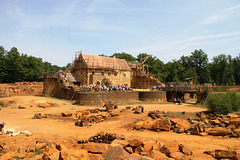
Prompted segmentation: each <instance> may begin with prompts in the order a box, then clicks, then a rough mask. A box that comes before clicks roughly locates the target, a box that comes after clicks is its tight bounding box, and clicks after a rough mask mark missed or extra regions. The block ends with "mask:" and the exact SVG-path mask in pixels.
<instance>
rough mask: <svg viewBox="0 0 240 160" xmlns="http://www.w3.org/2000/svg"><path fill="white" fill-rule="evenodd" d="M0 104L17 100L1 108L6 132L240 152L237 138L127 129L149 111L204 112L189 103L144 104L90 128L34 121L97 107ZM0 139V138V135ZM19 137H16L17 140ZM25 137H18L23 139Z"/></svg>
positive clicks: (24, 99) (29, 100) (23, 99)
mask: <svg viewBox="0 0 240 160" xmlns="http://www.w3.org/2000/svg"><path fill="white" fill-rule="evenodd" d="M0 101H4V102H8V101H14V103H13V104H12V105H10V106H8V107H2V108H1V111H0V122H5V123H6V126H5V128H7V129H10V128H12V129H16V130H19V131H22V130H28V131H30V132H31V133H32V136H34V137H38V136H39V137H41V138H42V137H52V138H53V139H54V138H56V140H60V139H68V138H69V139H70V138H73V137H74V139H82V138H89V137H90V136H93V135H95V134H96V133H97V132H100V131H103V132H109V133H118V134H123V135H125V137H126V138H134V137H141V138H142V139H143V140H144V141H156V140H158V141H160V142H161V143H165V142H166V141H170V140H172V141H177V142H178V143H182V144H187V145H189V146H191V147H192V148H193V151H194V153H203V152H204V151H207V150H215V149H226V150H235V151H237V152H240V139H239V138H238V139H237V138H222V137H214V136H205V137H201V136H196V135H186V134H185V133H183V134H177V133H175V132H172V131H171V132H153V131H148V130H145V131H137V130H131V129H129V128H126V127H124V126H126V125H128V124H129V123H133V122H135V121H136V120H137V119H143V118H147V113H148V111H151V110H160V111H168V112H183V111H185V112H200V111H205V110H206V109H204V108H198V107H196V106H193V105H190V104H183V105H181V106H179V105H174V104H145V103H144V104H142V105H143V106H144V109H145V113H144V114H140V115H137V114H133V113H131V112H124V113H122V114H120V115H119V116H118V117H117V118H113V119H112V120H108V121H105V122H100V123H96V124H93V126H90V127H77V126H75V125H74V123H73V122H70V121H63V120H53V119H45V118H43V119H32V117H33V116H34V114H35V113H42V114H60V113H61V112H66V111H68V112H75V111H77V110H80V109H81V110H82V109H87V108H94V106H77V105H72V104H71V103H70V102H69V101H65V100H60V99H55V98H47V97H40V96H16V97H8V98H0ZM36 101H47V102H52V103H56V104H57V107H51V108H45V109H44V108H39V107H36V106H33V107H30V105H34V104H35V103H36ZM19 105H21V106H26V109H18V106H19ZM138 105H140V104H134V105H120V106H119V109H122V108H125V107H126V106H133V107H135V106H138ZM0 137H1V135H0ZM17 137H18V136H16V137H14V138H17ZM21 137H22V136H19V138H21Z"/></svg>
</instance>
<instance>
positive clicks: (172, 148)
mask: <svg viewBox="0 0 240 160" xmlns="http://www.w3.org/2000/svg"><path fill="white" fill-rule="evenodd" d="M178 148H179V145H178V143H177V142H175V141H169V142H167V143H165V144H164V145H163V146H162V147H161V149H160V152H162V153H164V154H165V155H167V156H168V155H169V154H171V153H174V152H177V151H178Z"/></svg>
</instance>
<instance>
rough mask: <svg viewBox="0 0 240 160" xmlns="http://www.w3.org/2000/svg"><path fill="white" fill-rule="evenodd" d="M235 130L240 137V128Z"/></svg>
mask: <svg viewBox="0 0 240 160" xmlns="http://www.w3.org/2000/svg"><path fill="white" fill-rule="evenodd" d="M233 132H234V133H235V134H237V135H238V137H240V129H233Z"/></svg>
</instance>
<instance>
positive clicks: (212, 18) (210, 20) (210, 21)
mask: <svg viewBox="0 0 240 160" xmlns="http://www.w3.org/2000/svg"><path fill="white" fill-rule="evenodd" d="M224 18H225V15H223V14H217V15H213V16H210V17H208V18H207V19H205V20H203V21H202V22H201V24H203V25H206V24H213V23H218V22H220V21H222V20H224Z"/></svg>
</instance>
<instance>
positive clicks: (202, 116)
mask: <svg viewBox="0 0 240 160" xmlns="http://www.w3.org/2000/svg"><path fill="white" fill-rule="evenodd" d="M200 119H201V121H204V120H205V119H206V115H205V114H204V113H203V112H202V113H201V114H200Z"/></svg>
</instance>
